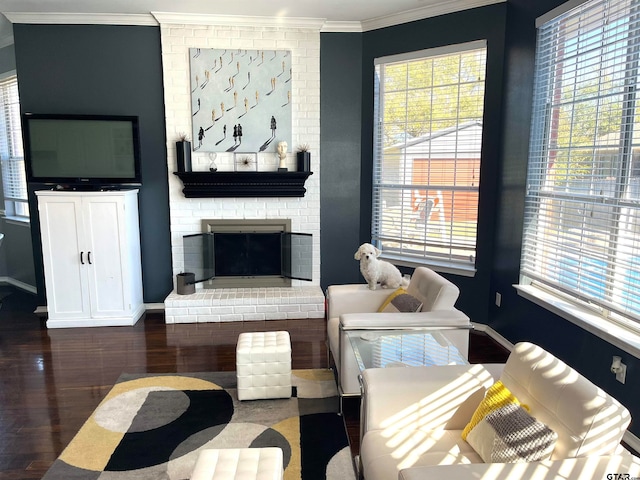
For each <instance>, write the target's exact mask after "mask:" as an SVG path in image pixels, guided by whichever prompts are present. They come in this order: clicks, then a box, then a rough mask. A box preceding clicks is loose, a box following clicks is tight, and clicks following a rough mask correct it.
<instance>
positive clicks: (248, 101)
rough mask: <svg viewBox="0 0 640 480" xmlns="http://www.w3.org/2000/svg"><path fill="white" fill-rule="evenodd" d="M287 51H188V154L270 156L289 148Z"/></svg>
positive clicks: (288, 64) (288, 53) (291, 80)
mask: <svg viewBox="0 0 640 480" xmlns="http://www.w3.org/2000/svg"><path fill="white" fill-rule="evenodd" d="M291 62H292V54H291V51H290V50H244V49H217V48H190V49H189V67H190V82H191V84H190V88H191V120H192V133H193V140H194V141H193V150H194V152H197V151H202V152H230V153H231V152H235V151H236V150H238V149H241V150H242V151H245V152H246V151H248V152H275V151H276V146H277V144H278V142H281V141H286V142H287V143H289V144H291V131H292V113H291V110H292V109H291V101H292V99H291V92H292V83H293V78H292V68H291Z"/></svg>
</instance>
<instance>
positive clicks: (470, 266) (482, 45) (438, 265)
mask: <svg viewBox="0 0 640 480" xmlns="http://www.w3.org/2000/svg"><path fill="white" fill-rule="evenodd" d="M478 49H487V40H486V39H482V40H475V41H471V42H466V43H457V44H451V45H444V46H441V47H434V48H429V49H424V50H419V51H411V52H406V53H400V54H396V55H388V56H384V57H378V58H375V59H374V65H375V66H378V65H385V64H389V63H395V62H407V61H412V60H417V59H420V58H423V57H436V56H440V55H449V54H452V55H453V54H461V53H464V52H467V51H471V50H478ZM487 55H488V51H487ZM485 87H486V76H485ZM374 148H375V147H374ZM481 158H482V153H481ZM374 163H375V162H374ZM374 168H375V165H374ZM478 194H479V187H478ZM478 202H479V200H478ZM374 207H375V204H374ZM478 207H479V203H478ZM478 225H479V220H478V221H477V222H476V229H478ZM477 242H478V232H477V230H476V249H475V258H474V260H473V261H472V262H470V263H465V262H461V261H454V260H438V259H436V258H433V257H416V258H415V260H414V259H413V258H412V257H411V256H407V255H401V254H396V253H394V252H388V251H382V254H381V255H380V258H381V259H384V260H387V261H390V262H392V263H394V264H396V265H400V266H406V267H412V268H416V267H420V266H426V267H429V268H431V269H432V270H434V271H436V272H440V273H449V274H454V275H459V276H464V277H475V274H476V272H477V269H476V261H477V249H478V244H477ZM374 244H375V242H374ZM377 246H378V247H379V248H380V246H379V245H377Z"/></svg>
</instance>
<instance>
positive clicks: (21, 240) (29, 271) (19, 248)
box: [0, 44, 36, 290]
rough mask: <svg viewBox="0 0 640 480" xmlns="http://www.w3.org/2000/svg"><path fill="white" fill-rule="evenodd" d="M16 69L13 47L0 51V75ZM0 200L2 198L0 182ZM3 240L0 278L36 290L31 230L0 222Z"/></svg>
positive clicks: (21, 224)
mask: <svg viewBox="0 0 640 480" xmlns="http://www.w3.org/2000/svg"><path fill="white" fill-rule="evenodd" d="M15 69H16V57H15V48H14V45H13V44H12V45H9V46H7V47H4V48H1V49H0V74H2V73H6V72H10V71H12V70H15ZM0 198H4V193H3V189H2V182H0ZM0 232H2V233H4V240H3V241H2V245H0V277H7V278H8V279H9V280H10V281H11V280H15V281H17V282H18V283H16V284H17V285H20V284H22V285H21V286H22V287H24V288H27V289H29V290H35V288H36V274H35V270H34V266H33V252H32V249H31V228H30V225H29V224H28V223H21V222H11V221H7V220H6V219H2V220H0Z"/></svg>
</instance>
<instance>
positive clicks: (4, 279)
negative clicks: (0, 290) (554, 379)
mask: <svg viewBox="0 0 640 480" xmlns="http://www.w3.org/2000/svg"><path fill="white" fill-rule="evenodd" d="M0 283H8V284H9V285H13V286H14V287H16V288H19V289H20V290H24V291H25V292H29V293H33V294H34V295H35V294H36V293H38V289H37V288H36V287H34V286H33V285H29V284H27V283H24V282H21V281H20V280H16V279H15V278H11V277H0Z"/></svg>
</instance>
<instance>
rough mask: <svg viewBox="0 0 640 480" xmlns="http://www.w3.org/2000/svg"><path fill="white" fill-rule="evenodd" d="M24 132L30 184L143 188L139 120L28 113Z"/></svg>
mask: <svg viewBox="0 0 640 480" xmlns="http://www.w3.org/2000/svg"><path fill="white" fill-rule="evenodd" d="M22 131H23V135H24V153H25V166H26V173H27V182H32V183H43V184H48V185H49V184H51V185H61V186H63V187H72V188H74V187H82V186H85V187H88V188H91V187H95V188H101V187H108V186H113V187H118V186H120V185H140V184H141V176H140V139H139V130H138V117H135V116H122V115H59V114H36V113H25V114H24V115H23V117H22Z"/></svg>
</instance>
